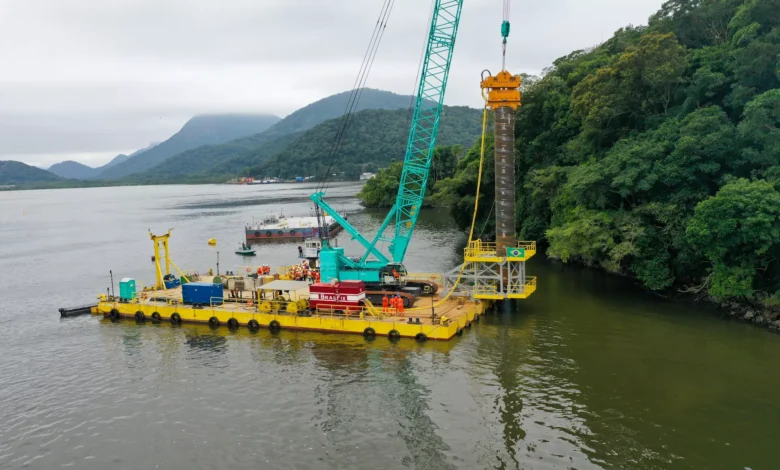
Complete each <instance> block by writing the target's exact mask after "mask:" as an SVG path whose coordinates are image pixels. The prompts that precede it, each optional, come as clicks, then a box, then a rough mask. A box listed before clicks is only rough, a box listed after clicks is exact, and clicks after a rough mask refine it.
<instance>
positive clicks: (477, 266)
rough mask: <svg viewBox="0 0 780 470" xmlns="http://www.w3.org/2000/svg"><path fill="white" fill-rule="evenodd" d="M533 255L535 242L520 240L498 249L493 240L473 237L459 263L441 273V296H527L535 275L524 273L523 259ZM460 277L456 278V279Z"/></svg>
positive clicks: (529, 293) (534, 289) (479, 297)
mask: <svg viewBox="0 0 780 470" xmlns="http://www.w3.org/2000/svg"><path fill="white" fill-rule="evenodd" d="M535 254H536V242H528V241H520V242H517V245H516V246H513V247H506V249H505V252H503V253H502V252H498V251H497V245H496V243H492V242H483V241H481V240H474V241H472V242H471V243H469V244H468V246H467V247H466V248H465V249H464V253H463V255H464V257H463V262H464V265H463V266H459V267H457V268H454V269H452V270H451V271H449V272H448V273H446V274H445V275H444V295H446V294H448V293H450V291H452V294H451V295H452V296H454V297H470V298H472V299H480V300H503V299H527V298H528V297H529V296H530V295H531V294H533V293H534V292H535V291H536V277H534V276H526V275H525V262H526V261H528V260H529V259H530V258H531V257H533V256H534V255H535ZM458 279H460V281H458Z"/></svg>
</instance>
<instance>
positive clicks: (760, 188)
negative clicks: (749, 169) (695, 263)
mask: <svg viewBox="0 0 780 470" xmlns="http://www.w3.org/2000/svg"><path fill="white" fill-rule="evenodd" d="M687 233H688V237H689V239H690V241H691V243H692V245H693V246H694V247H696V249H697V250H699V251H700V252H701V253H702V254H703V255H704V256H705V257H706V258H707V259H708V260H709V262H710V263H711V276H712V284H711V288H710V293H711V294H712V295H714V296H716V297H734V296H745V297H749V296H751V295H753V293H754V291H755V290H756V289H757V288H760V287H762V286H761V285H760V283H757V282H756V279H755V278H756V276H758V275H759V274H758V273H759V271H764V273H765V272H766V270H767V268H769V267H770V265H771V264H773V263H774V264H775V265H776V264H777V257H778V256H780V192H778V191H777V189H775V187H774V185H772V184H771V183H768V182H765V181H749V180H747V179H744V178H742V179H738V180H735V181H733V182H731V183H729V184H727V185H725V186H724V187H723V188H721V190H720V191H718V193H717V194H716V195H715V196H713V197H711V198H708V199H706V200H704V201H702V202H701V203H699V204H698V205H697V206H696V211H695V215H694V216H693V218H691V220H690V222H689V224H688V229H687ZM775 270H776V268H775ZM765 282H766V281H765ZM768 283H769V284H770V285H771V288H772V289H777V287H778V279H777V278H774V279H770V280H769V282H768Z"/></svg>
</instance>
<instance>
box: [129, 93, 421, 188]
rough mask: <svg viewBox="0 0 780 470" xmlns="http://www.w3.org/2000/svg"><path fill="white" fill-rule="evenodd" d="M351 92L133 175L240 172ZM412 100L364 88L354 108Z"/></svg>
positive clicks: (336, 113)
mask: <svg viewBox="0 0 780 470" xmlns="http://www.w3.org/2000/svg"><path fill="white" fill-rule="evenodd" d="M350 93H351V92H344V93H338V94H336V95H332V96H328V97H327V98H323V99H321V100H319V101H316V102H314V103H312V104H309V105H307V106H304V107H303V108H301V109H299V110H297V111H295V112H293V113H292V114H290V115H289V116H287V117H285V118H284V119H282V120H281V121H279V122H277V123H276V124H274V125H273V126H271V127H269V128H268V129H267V130H265V131H263V132H261V133H259V134H256V135H251V136H248V137H242V138H239V139H236V140H232V141H230V142H226V143H223V144H219V145H208V146H203V147H198V148H193V149H190V150H186V151H184V152H182V153H180V154H178V155H175V156H173V157H171V158H169V159H167V160H166V161H164V162H163V163H161V164H160V165H158V166H156V167H154V168H152V169H151V170H148V171H146V172H144V173H142V174H139V175H137V177H134V178H133V179H135V180H142V181H144V182H171V181H175V180H176V179H177V178H182V177H186V176H193V175H200V174H204V173H206V172H208V173H210V174H215V175H228V174H236V173H239V172H241V171H242V170H244V169H246V168H247V167H250V166H253V165H259V164H261V163H263V162H264V161H265V160H266V159H267V158H269V157H271V156H272V155H273V154H275V153H277V152H279V151H281V150H282V149H284V147H286V146H287V145H288V144H290V143H292V142H293V140H295V138H297V137H298V136H300V134H301V132H302V131H305V130H308V129H311V128H312V127H314V126H316V125H317V124H320V123H322V122H324V121H326V120H328V119H331V118H335V117H340V116H342V115H343V114H344V110H345V108H346V106H347V103H348V101H349V96H350ZM411 103H412V97H411V96H407V95H398V94H396V93H392V92H389V91H382V90H374V89H371V88H364V89H363V90H362V94H361V96H360V102H359V103H358V106H357V109H358V110H364V109H402V108H408V107H409V106H410V104H411ZM334 135H335V134H334ZM331 139H332V137H331Z"/></svg>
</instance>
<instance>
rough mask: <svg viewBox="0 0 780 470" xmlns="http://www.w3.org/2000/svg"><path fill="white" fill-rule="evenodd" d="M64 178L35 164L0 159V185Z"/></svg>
mask: <svg viewBox="0 0 780 470" xmlns="http://www.w3.org/2000/svg"><path fill="white" fill-rule="evenodd" d="M60 180H62V178H60V177H59V176H57V175H55V174H54V173H50V172H48V171H46V170H41V169H40V168H36V167H34V166H30V165H26V164H24V163H22V162H15V161H12V160H0V185H17V184H24V183H30V182H38V181H60Z"/></svg>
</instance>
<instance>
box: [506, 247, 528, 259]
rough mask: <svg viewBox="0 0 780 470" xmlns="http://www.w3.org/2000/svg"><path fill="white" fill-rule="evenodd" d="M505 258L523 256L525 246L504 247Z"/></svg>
mask: <svg viewBox="0 0 780 470" xmlns="http://www.w3.org/2000/svg"><path fill="white" fill-rule="evenodd" d="M506 257H507V258H525V248H513V247H510V246H508V247H506Z"/></svg>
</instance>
